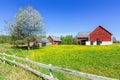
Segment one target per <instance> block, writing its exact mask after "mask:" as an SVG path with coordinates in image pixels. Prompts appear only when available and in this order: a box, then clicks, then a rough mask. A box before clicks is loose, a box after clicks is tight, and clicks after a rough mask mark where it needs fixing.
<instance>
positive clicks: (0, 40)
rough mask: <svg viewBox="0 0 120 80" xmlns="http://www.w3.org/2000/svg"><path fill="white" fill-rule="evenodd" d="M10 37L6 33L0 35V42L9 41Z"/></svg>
mask: <svg viewBox="0 0 120 80" xmlns="http://www.w3.org/2000/svg"><path fill="white" fill-rule="evenodd" d="M11 41H12V40H11V37H10V36H6V35H0V43H11Z"/></svg>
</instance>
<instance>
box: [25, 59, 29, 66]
mask: <svg viewBox="0 0 120 80" xmlns="http://www.w3.org/2000/svg"><path fill="white" fill-rule="evenodd" d="M25 61H26V66H27V67H28V58H25Z"/></svg>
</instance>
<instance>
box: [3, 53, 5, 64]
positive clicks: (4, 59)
mask: <svg viewBox="0 0 120 80" xmlns="http://www.w3.org/2000/svg"><path fill="white" fill-rule="evenodd" d="M3 60H4V64H5V53H3Z"/></svg>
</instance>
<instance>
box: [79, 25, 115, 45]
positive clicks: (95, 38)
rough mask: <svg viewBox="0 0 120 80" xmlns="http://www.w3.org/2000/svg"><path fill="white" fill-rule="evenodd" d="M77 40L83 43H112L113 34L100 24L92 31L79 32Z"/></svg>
mask: <svg viewBox="0 0 120 80" xmlns="http://www.w3.org/2000/svg"><path fill="white" fill-rule="evenodd" d="M77 42H78V44H82V45H110V44H112V42H113V41H112V34H111V33H110V32H109V31H107V30H106V29H105V28H103V27H102V26H98V27H97V28H96V29H95V30H93V31H92V32H79V33H78V34H77Z"/></svg>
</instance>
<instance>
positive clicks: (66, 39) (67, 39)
mask: <svg viewBox="0 0 120 80" xmlns="http://www.w3.org/2000/svg"><path fill="white" fill-rule="evenodd" d="M61 40H62V42H61V44H66V45H72V44H77V38H76V37H73V36H72V35H67V36H61Z"/></svg>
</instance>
